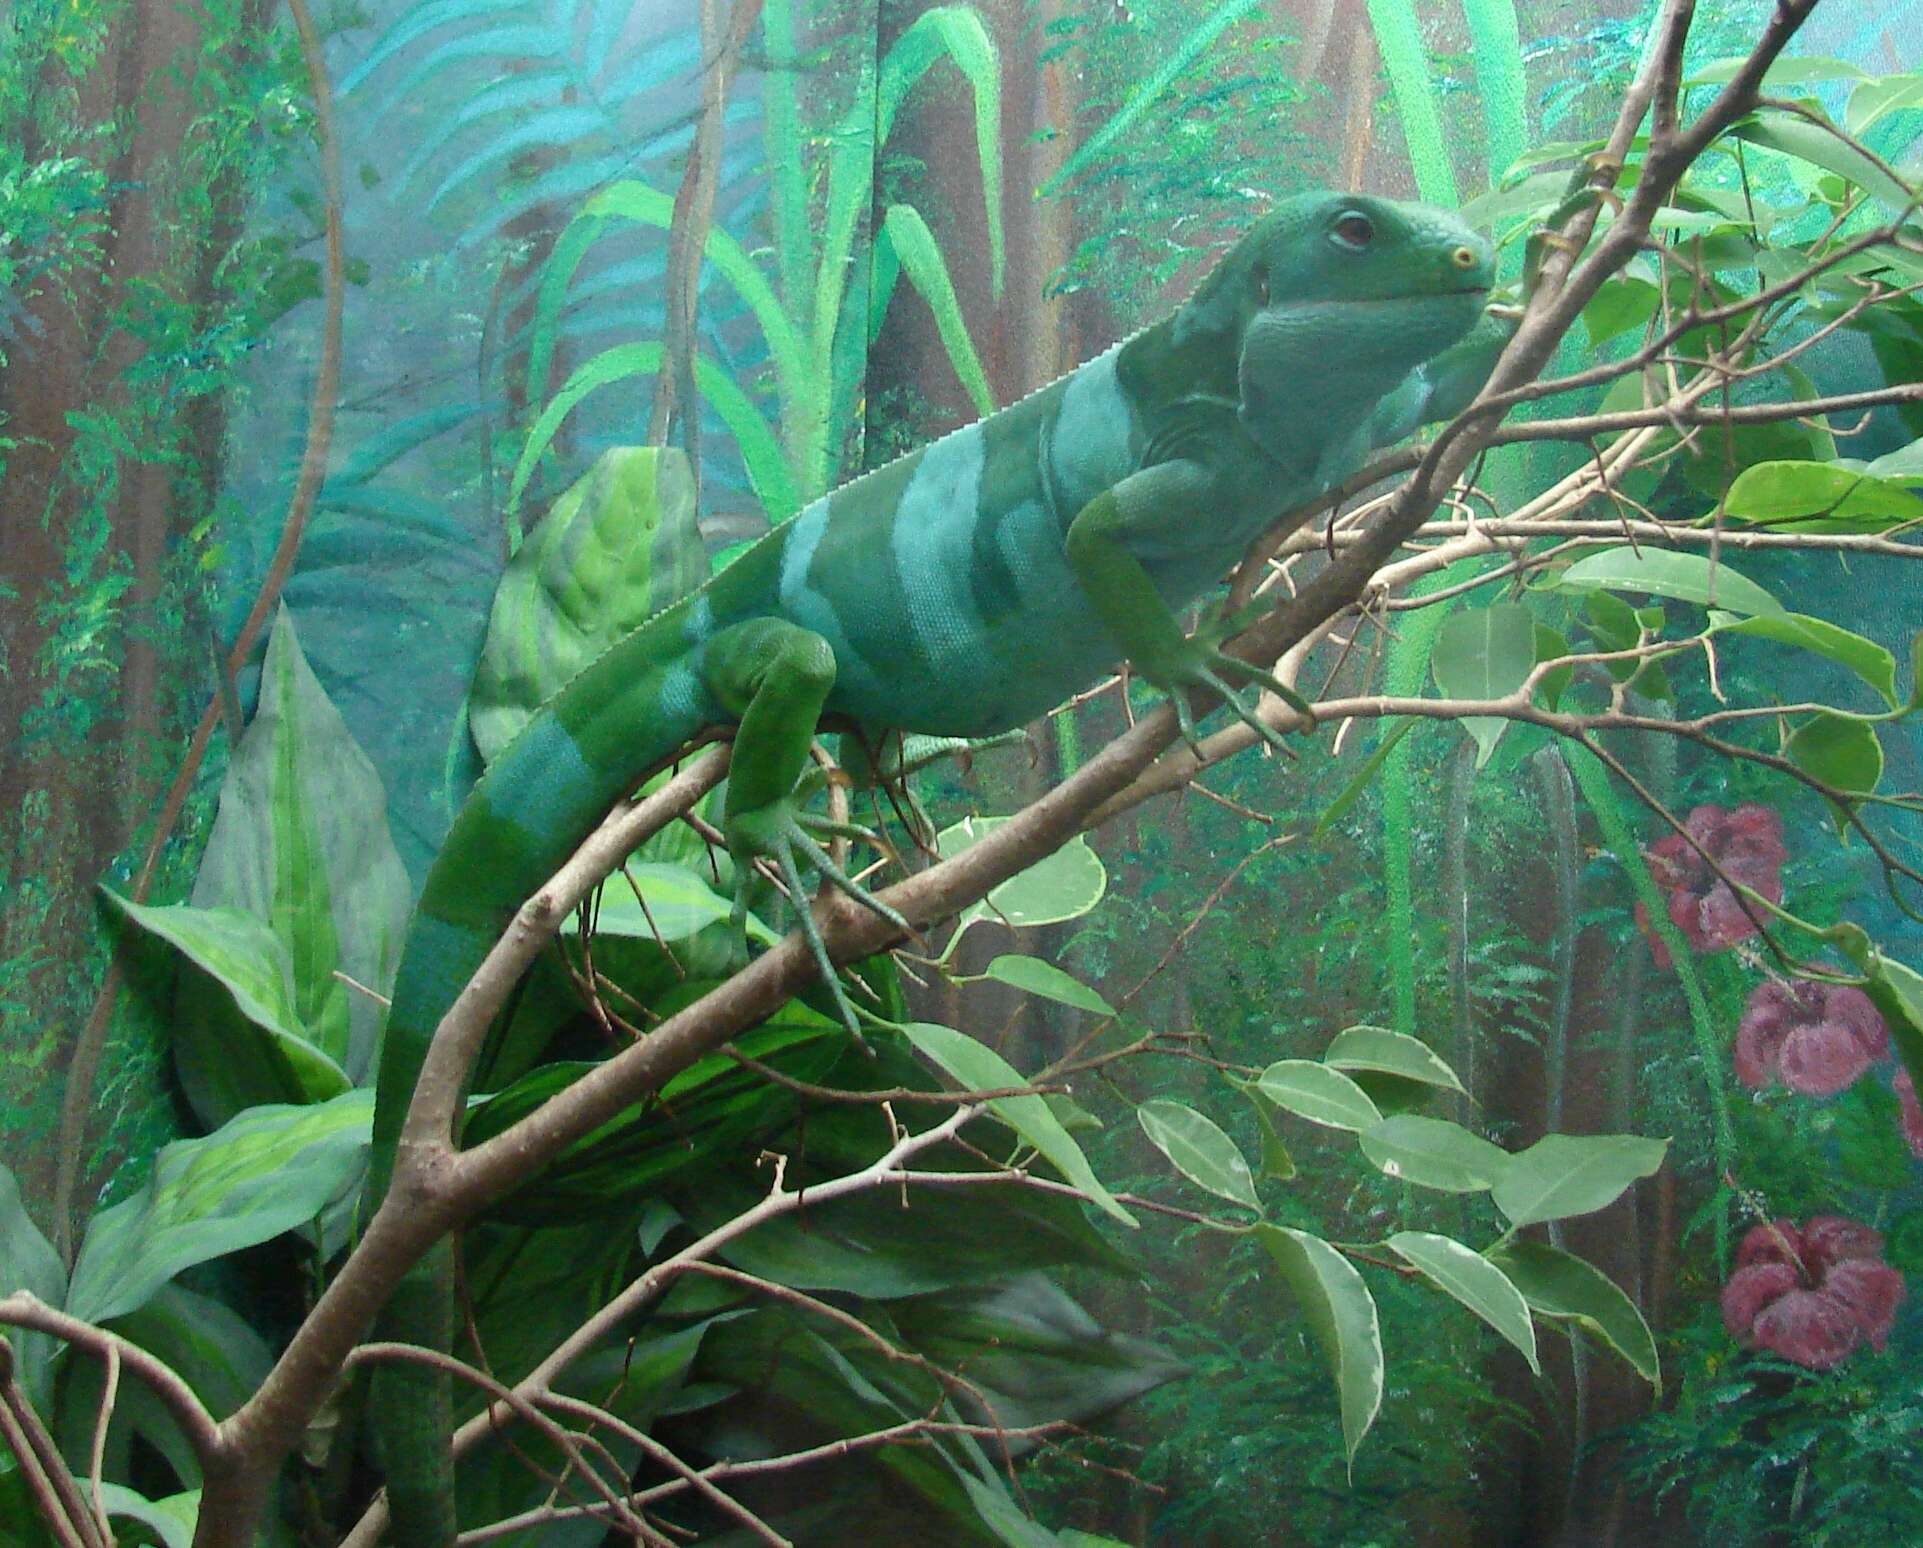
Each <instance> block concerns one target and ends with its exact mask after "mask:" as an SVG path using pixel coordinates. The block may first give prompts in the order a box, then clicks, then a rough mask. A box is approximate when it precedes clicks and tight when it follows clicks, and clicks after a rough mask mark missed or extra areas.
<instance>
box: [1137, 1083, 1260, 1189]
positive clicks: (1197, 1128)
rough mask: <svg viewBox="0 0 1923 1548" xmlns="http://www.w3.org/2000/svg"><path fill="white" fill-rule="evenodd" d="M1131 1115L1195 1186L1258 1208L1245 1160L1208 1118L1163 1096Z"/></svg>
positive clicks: (1234, 1145) (1253, 1185)
mask: <svg viewBox="0 0 1923 1548" xmlns="http://www.w3.org/2000/svg"><path fill="white" fill-rule="evenodd" d="M1135 1118H1136V1121H1137V1122H1138V1123H1140V1124H1141V1126H1142V1132H1143V1133H1144V1134H1146V1135H1147V1136H1148V1137H1149V1142H1150V1143H1151V1144H1152V1145H1154V1146H1155V1148H1156V1149H1157V1150H1159V1151H1161V1152H1162V1154H1163V1155H1165V1156H1167V1157H1168V1158H1169V1161H1170V1163H1171V1164H1172V1165H1173V1166H1174V1167H1175V1169H1176V1171H1178V1172H1180V1173H1181V1174H1182V1175H1183V1176H1184V1177H1186V1178H1187V1179H1188V1180H1189V1181H1190V1182H1192V1183H1194V1184H1195V1185H1196V1187H1198V1188H1205V1189H1207V1190H1208V1191H1209V1192H1210V1193H1213V1194H1215V1195H1216V1196H1218V1197H1219V1198H1224V1199H1227V1200H1229V1201H1230V1202H1231V1203H1234V1204H1242V1205H1246V1206H1247V1207H1248V1208H1250V1209H1257V1210H1259V1209H1260V1208H1261V1207H1262V1201H1261V1200H1260V1199H1259V1198H1258V1197H1256V1192H1255V1179H1254V1177H1252V1176H1251V1175H1250V1173H1249V1163H1248V1162H1247V1161H1246V1160H1244V1159H1243V1156H1242V1152H1241V1150H1240V1149H1239V1148H1237V1146H1236V1143H1235V1141H1234V1140H1232V1139H1230V1138H1229V1137H1228V1135H1226V1134H1224V1133H1223V1132H1222V1130H1221V1129H1220V1128H1218V1127H1217V1126H1216V1125H1215V1123H1214V1122H1213V1121H1212V1120H1211V1119H1209V1118H1207V1117H1205V1116H1204V1115H1203V1114H1201V1113H1198V1112H1197V1111H1196V1110H1195V1109H1194V1108H1192V1107H1185V1106H1183V1104H1182V1103H1180V1102H1171V1101H1168V1100H1167V1099H1166V1098H1157V1099H1155V1100H1154V1101H1150V1102H1144V1103H1142V1105H1141V1106H1140V1107H1138V1108H1136V1109H1135Z"/></svg>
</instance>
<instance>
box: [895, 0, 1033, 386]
mask: <svg viewBox="0 0 1923 1548" xmlns="http://www.w3.org/2000/svg"><path fill="white" fill-rule="evenodd" d="M944 56H946V57H947V58H949V59H951V60H953V61H954V64H955V68H956V69H957V70H959V71H961V73H962V75H963V76H964V77H965V78H966V79H967V81H968V86H969V90H970V91H971V93H972V94H973V95H974V98H975V156H976V162H977V165H978V166H979V168H980V171H981V179H982V215H983V220H984V222H985V224H986V225H987V228H988V272H989V284H990V286H991V287H992V290H993V293H994V296H995V298H996V299H1000V296H1001V293H1002V130H1001V117H1002V108H1001V100H1002V99H1001V81H1002V70H1001V59H1000V57H999V55H998V53H997V51H996V48H995V40H994V38H993V37H991V36H990V35H989V32H988V29H987V28H986V27H985V26H983V25H982V18H981V14H980V13H979V12H978V11H977V10H976V9H975V7H974V6H971V5H938V6H932V7H930V8H929V9H928V10H926V11H923V12H922V13H921V15H919V16H917V17H916V18H915V20H914V21H913V22H912V23H911V24H910V25H909V26H908V27H907V28H905V29H904V30H903V31H902V33H901V35H900V36H899V37H897V38H896V39H895V41H894V43H893V44H892V45H891V46H890V47H889V50H888V52H887V53H886V54H885V55H883V56H882V61H881V66H880V68H879V69H878V70H877V71H876V79H875V121H874V127H873V147H872V151H871V155H872V153H873V151H879V150H880V149H881V147H882V146H883V145H885V144H886V143H887V141H888V136H889V135H890V133H892V132H893V129H894V124H895V116H896V114H897V113H898V112H899V111H900V109H901V104H902V103H903V101H904V100H906V98H907V96H908V93H909V92H910V91H912V90H913V89H914V87H915V84H916V82H918V81H919V80H920V79H921V78H922V76H923V75H925V74H926V73H927V71H928V67H929V66H930V65H932V64H933V63H934V62H935V61H936V60H937V59H940V58H943V57H944ZM862 127H863V128H866V126H862ZM865 181H866V180H865V179H864V182H865ZM866 194H867V190H866V188H865V187H864V189H863V201H862V202H863V203H864V204H865V203H866ZM983 412H984V413H986V412H988V410H986V409H984V410H983Z"/></svg>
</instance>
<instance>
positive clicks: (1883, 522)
mask: <svg viewBox="0 0 1923 1548" xmlns="http://www.w3.org/2000/svg"><path fill="white" fill-rule="evenodd" d="M1723 511H1724V514H1725V515H1726V516H1728V517H1729V518H1730V519H1732V520H1734V521H1745V522H1751V523H1753V524H1755V525H1757V526H1765V527H1771V528H1774V529H1777V530H1780V531H1787V532H1882V531H1884V530H1886V529H1888V528H1890V527H1894V526H1898V525H1901V524H1903V523H1906V522H1913V521H1923V496H1919V495H1917V494H1916V493H1915V492H1913V491H1912V490H1910V489H1908V488H1906V487H1905V486H1904V485H1903V484H1901V483H1899V482H1897V481H1896V479H1895V478H1894V477H1892V476H1882V470H1879V472H1878V473H1870V472H1866V471H1865V470H1863V469H1862V468H1849V467H1839V466H1838V465H1837V464H1835V463H1830V462H1810V461H1806V460H1803V459H1801V458H1795V459H1789V460H1781V461H1773V462H1756V463H1752V464H1750V466H1748V467H1746V468H1744V469H1743V471H1742V472H1740V473H1738V474H1737V475H1736V477H1735V479H1734V480H1732V481H1731V483H1730V486H1729V494H1728V495H1727V496H1726V497H1725V498H1724V501H1723Z"/></svg>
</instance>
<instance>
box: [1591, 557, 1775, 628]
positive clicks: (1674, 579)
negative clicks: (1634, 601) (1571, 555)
mask: <svg viewBox="0 0 1923 1548" xmlns="http://www.w3.org/2000/svg"><path fill="white" fill-rule="evenodd" d="M1557 584H1558V585H1559V586H1560V587H1562V588H1563V589H1564V590H1581V589H1587V588H1589V587H1600V588H1602V589H1603V590H1605V591H1628V592H1648V593H1650V594H1652V595H1654V596H1659V597H1674V598H1676V599H1677V600H1678V601H1679V602H1694V603H1696V604H1697V606H1699V607H1720V608H1725V609H1727V610H1728V611H1730V612H1732V613H1779V614H1780V613H1782V612H1783V611H1784V609H1783V605H1782V603H1780V602H1778V601H1777V600H1776V599H1775V598H1774V597H1772V596H1771V595H1770V594H1769V593H1768V592H1767V591H1765V590H1763V588H1762V587H1761V586H1759V585H1757V584H1756V582H1754V581H1753V580H1749V579H1747V578H1745V577H1744V576H1741V575H1738V574H1737V573H1736V572H1735V571H1734V570H1732V569H1730V567H1729V565H1728V564H1727V563H1723V562H1716V563H1712V562H1711V561H1710V560H1709V558H1708V557H1707V556H1705V555H1703V554H1682V553H1675V552H1673V551H1671V550H1669V549H1666V548H1641V549H1636V548H1606V549H1604V550H1603V551H1602V552H1601V553H1596V554H1589V555H1587V556H1586V557H1584V558H1581V559H1578V560H1577V561H1576V562H1575V563H1574V564H1572V565H1571V566H1570V567H1569V568H1568V569H1566V570H1564V571H1563V573H1562V576H1561V578H1560V579H1559V580H1558V582H1557Z"/></svg>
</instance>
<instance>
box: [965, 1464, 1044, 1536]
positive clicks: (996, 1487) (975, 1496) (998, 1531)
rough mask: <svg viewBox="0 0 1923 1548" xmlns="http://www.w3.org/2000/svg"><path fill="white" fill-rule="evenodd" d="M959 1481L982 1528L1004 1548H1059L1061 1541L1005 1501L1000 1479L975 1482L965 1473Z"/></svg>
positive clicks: (1003, 1488)
mask: <svg viewBox="0 0 1923 1548" xmlns="http://www.w3.org/2000/svg"><path fill="white" fill-rule="evenodd" d="M961 1481H962V1487H963V1488H964V1489H966V1490H967V1491H968V1498H969V1500H970V1501H971V1502H972V1503H973V1505H974V1507H975V1512H976V1514H977V1515H979V1516H980V1517H981V1519H982V1524H983V1525H984V1526H986V1527H987V1528H988V1529H989V1531H991V1532H993V1533H994V1534H995V1536H996V1537H997V1538H999V1539H1000V1540H1001V1541H1002V1542H1003V1543H1005V1544H1006V1545H1007V1548H1060V1544H1061V1539H1060V1538H1059V1537H1057V1536H1056V1535H1055V1534H1054V1533H1053V1532H1051V1531H1049V1530H1048V1528H1047V1527H1045V1526H1043V1525H1042V1524H1041V1523H1040V1522H1038V1521H1036V1520H1034V1519H1033V1518H1031V1517H1030V1516H1028V1515H1027V1514H1025V1513H1024V1512H1023V1510H1022V1508H1021V1507H1020V1506H1019V1505H1017V1504H1016V1503H1015V1502H1014V1501H1013V1500H1012V1499H1010V1498H1009V1497H1008V1488H1007V1485H1005V1484H1004V1483H1003V1482H1002V1481H1001V1480H1000V1479H999V1478H993V1477H991V1478H977V1477H974V1476H973V1475H972V1474H968V1473H964V1474H962V1475H961Z"/></svg>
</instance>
